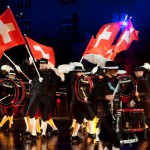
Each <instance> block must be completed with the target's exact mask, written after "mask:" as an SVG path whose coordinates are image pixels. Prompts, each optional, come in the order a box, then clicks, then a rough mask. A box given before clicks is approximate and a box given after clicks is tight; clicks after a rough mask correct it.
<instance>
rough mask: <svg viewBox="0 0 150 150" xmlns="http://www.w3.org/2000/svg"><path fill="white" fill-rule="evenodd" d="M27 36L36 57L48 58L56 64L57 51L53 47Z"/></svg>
mask: <svg viewBox="0 0 150 150" xmlns="http://www.w3.org/2000/svg"><path fill="white" fill-rule="evenodd" d="M25 38H26V40H27V43H28V45H29V47H30V50H31V53H32V55H33V57H34V58H35V59H37V60H39V59H41V58H46V59H48V62H51V63H52V64H53V65H54V66H55V53H54V50H53V48H52V47H50V46H45V45H42V44H39V43H37V42H35V41H34V40H32V39H30V38H29V37H27V36H25Z"/></svg>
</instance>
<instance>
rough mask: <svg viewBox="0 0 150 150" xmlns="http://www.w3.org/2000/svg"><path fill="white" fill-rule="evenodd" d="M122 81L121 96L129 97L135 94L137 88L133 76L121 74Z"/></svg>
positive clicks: (120, 79)
mask: <svg viewBox="0 0 150 150" xmlns="http://www.w3.org/2000/svg"><path fill="white" fill-rule="evenodd" d="M119 82H120V90H119V93H120V96H121V97H126V98H129V97H131V96H133V95H134V93H135V90H136V81H135V80H134V79H133V78H132V77H131V76H127V75H126V76H121V77H120V78H119Z"/></svg>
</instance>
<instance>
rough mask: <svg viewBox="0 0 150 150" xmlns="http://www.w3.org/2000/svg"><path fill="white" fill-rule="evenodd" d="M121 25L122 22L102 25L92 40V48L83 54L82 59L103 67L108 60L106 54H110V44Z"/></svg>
mask: <svg viewBox="0 0 150 150" xmlns="http://www.w3.org/2000/svg"><path fill="white" fill-rule="evenodd" d="M122 24H123V21H120V22H114V23H108V24H105V25H103V26H102V27H101V28H100V30H99V32H98V33H97V35H96V38H95V39H94V40H93V41H94V43H92V47H91V48H90V49H88V50H86V51H85V52H84V54H83V58H84V59H86V60H88V61H89V62H91V63H94V64H97V65H99V66H104V64H105V62H106V61H107V60H108V59H109V58H108V57H107V56H108V55H107V54H108V53H110V49H111V47H112V43H113V42H114V40H115V38H116V36H117V34H118V32H119V30H120V28H121V27H122Z"/></svg>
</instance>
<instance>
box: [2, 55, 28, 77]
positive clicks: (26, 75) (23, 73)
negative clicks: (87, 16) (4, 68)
mask: <svg viewBox="0 0 150 150" xmlns="http://www.w3.org/2000/svg"><path fill="white" fill-rule="evenodd" d="M3 54H4V56H5V57H6V58H7V59H8V60H9V61H10V62H11V63H12V64H13V65H14V66H16V64H15V63H14V62H13V61H12V60H11V59H10V58H9V57H8V56H7V55H6V54H5V53H3ZM20 72H21V73H22V74H23V75H24V76H25V77H26V78H27V79H28V80H30V79H29V78H28V77H27V75H26V74H25V73H24V72H23V71H22V70H20Z"/></svg>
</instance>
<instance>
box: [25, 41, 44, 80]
mask: <svg viewBox="0 0 150 150" xmlns="http://www.w3.org/2000/svg"><path fill="white" fill-rule="evenodd" d="M25 47H26V49H27V51H28V53H29V56H30V57H32V59H33V65H34V67H35V70H36V72H37V74H38V76H39V78H41V76H40V73H39V71H38V69H37V66H36V64H35V61H34V58H33V56H32V55H31V53H30V50H29V48H28V46H27V44H25Z"/></svg>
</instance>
